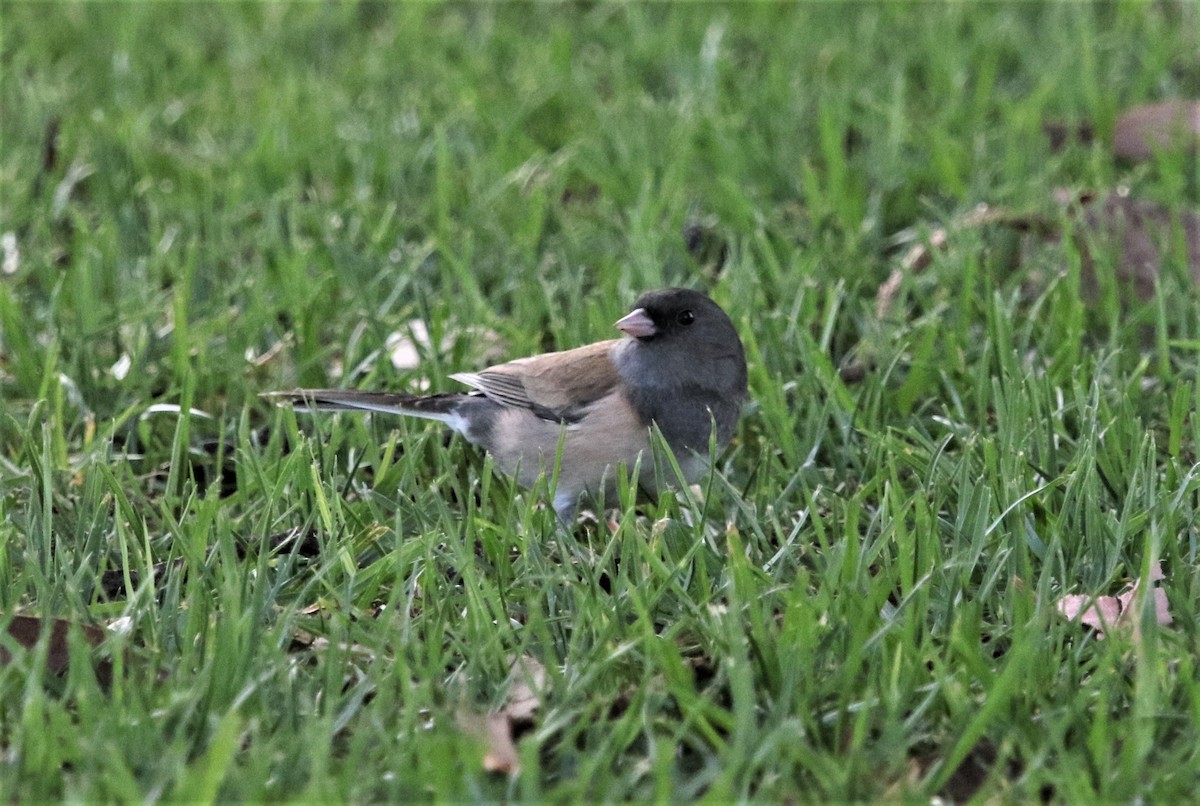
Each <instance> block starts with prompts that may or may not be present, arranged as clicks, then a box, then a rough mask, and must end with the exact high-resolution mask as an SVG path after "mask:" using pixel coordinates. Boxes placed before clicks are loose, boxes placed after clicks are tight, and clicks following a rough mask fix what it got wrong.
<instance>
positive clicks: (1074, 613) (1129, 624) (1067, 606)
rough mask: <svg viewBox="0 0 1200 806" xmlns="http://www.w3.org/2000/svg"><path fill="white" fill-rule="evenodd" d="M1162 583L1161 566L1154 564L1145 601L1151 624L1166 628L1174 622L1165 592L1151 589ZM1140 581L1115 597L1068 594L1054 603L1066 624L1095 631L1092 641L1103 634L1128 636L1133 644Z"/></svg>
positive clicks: (1138, 625) (1138, 627) (1136, 632)
mask: <svg viewBox="0 0 1200 806" xmlns="http://www.w3.org/2000/svg"><path fill="white" fill-rule="evenodd" d="M1162 579H1164V575H1163V570H1162V565H1161V564H1156V565H1155V566H1154V567H1153V568H1152V569H1150V584H1151V585H1152V586H1153V587H1152V588H1151V590H1150V593H1149V595H1148V596H1147V597H1146V601H1149V602H1152V603H1153V605H1154V622H1155V624H1158V625H1160V626H1166V625H1168V624H1171V623H1172V622H1173V621H1174V618H1173V617H1172V616H1171V609H1170V602H1169V601H1168V600H1167V592H1166V591H1165V590H1163V589H1162V588H1160V587H1158V586H1157V585H1154V583H1155V582H1159V581H1161V580H1162ZM1140 585H1141V580H1140V579H1135V580H1134V581H1133V582H1131V583H1129V584H1128V585H1126V586H1125V587H1124V588H1122V590H1121V592H1120V593H1118V594H1117V595H1116V596H1082V595H1079V594H1071V595H1069V596H1063V597H1062V598H1061V599H1059V600H1058V602H1057V603H1056V607H1057V608H1058V612H1060V613H1062V614H1063V616H1065V617H1066V618H1067V620H1068V621H1078V622H1079V623H1081V624H1084V625H1086V626H1088V627H1091V628H1093V629H1094V630H1096V637H1097V638H1103V637H1104V634H1105V632H1106V631H1107V632H1110V633H1115V632H1123V633H1130V634H1131V635H1132V637H1133V639H1134V640H1135V641H1138V640H1140V639H1141V632H1140V630H1141V618H1140V613H1139V602H1140V601H1141V600H1140V599H1139V598H1138V589H1139V587H1140Z"/></svg>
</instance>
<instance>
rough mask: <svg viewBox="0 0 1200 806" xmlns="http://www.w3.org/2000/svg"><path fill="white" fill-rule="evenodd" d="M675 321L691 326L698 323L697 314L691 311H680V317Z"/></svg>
mask: <svg viewBox="0 0 1200 806" xmlns="http://www.w3.org/2000/svg"><path fill="white" fill-rule="evenodd" d="M675 321H676V322H678V323H679V324H681V325H690V324H691V323H692V322H695V321H696V314H694V313H692V312H691V311H680V312H679V315H678V316H676V317H675Z"/></svg>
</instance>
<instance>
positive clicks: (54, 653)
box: [0, 616, 113, 689]
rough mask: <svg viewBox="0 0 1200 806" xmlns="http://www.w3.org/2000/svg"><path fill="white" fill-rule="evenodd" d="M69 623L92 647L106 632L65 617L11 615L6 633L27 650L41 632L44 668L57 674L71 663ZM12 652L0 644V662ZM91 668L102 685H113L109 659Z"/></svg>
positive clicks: (102, 639)
mask: <svg viewBox="0 0 1200 806" xmlns="http://www.w3.org/2000/svg"><path fill="white" fill-rule="evenodd" d="M72 626H74V627H76V628H78V630H79V633H80V635H82V636H83V640H84V641H86V642H87V643H88V644H90V645H91V646H92V647H93V648H94V647H98V646H99V645H100V644H101V643H103V642H104V638H105V636H106V635H107V633H106V632H105V631H104V630H102V629H101V628H99V627H94V626H91V625H89V624H76V623H74V622H71V621H67V620H66V619H45V618H42V617H40V616H13V617H12V618H11V620H10V621H9V622H8V634H9V636H10V637H11V638H12V639H13V640H14V641H16V642H17V644H18V645H20V646H21V647H23V648H24V649H26V650H33V649H36V648H37V646H38V642H39V641H40V640H41V639H42V635H43V634H44V633H48V636H47V638H46V671H48V672H50V673H51V674H55V675H59V674H63V673H64V672H66V671H67V669H68V667H69V666H70V664H71V653H70V646H69V643H68V640H67V637H68V634H69V633H70V630H71V628H72ZM12 659H13V656H12V653H11V652H9V650H8V649H6V648H5V647H4V645H3V644H0V666H3V665H7V664H9V663H11V662H12ZM93 669H94V671H95V673H96V681H97V682H98V683H99V684H100V686H101V688H104V689H107V688H108V687H109V686H111V685H112V674H113V670H112V662H111V661H109V660H107V659H99V660H97V661H96V662H95V665H94V666H93Z"/></svg>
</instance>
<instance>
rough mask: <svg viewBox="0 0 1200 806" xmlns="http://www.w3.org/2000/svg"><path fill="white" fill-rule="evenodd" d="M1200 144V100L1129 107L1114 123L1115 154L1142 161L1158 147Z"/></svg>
mask: <svg viewBox="0 0 1200 806" xmlns="http://www.w3.org/2000/svg"><path fill="white" fill-rule="evenodd" d="M1197 144H1200V101H1184V100H1179V99H1174V100H1170V101H1160V102H1158V103H1153V104H1143V105H1141V106H1135V107H1133V108H1132V109H1127V110H1125V111H1124V112H1122V113H1121V116H1120V117H1118V118H1117V122H1116V125H1115V126H1114V127H1113V154H1114V155H1115V156H1117V157H1119V158H1121V159H1126V160H1131V161H1134V162H1140V161H1142V160H1148V159H1152V158H1153V157H1154V153H1155V152H1156V151H1166V150H1169V149H1173V148H1186V149H1193V150H1194V149H1195V148H1196V146H1197Z"/></svg>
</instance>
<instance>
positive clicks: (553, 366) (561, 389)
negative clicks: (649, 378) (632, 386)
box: [450, 339, 620, 422]
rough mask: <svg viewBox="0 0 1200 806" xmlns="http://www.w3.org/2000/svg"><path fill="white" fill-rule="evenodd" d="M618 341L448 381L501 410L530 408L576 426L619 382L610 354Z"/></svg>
mask: <svg viewBox="0 0 1200 806" xmlns="http://www.w3.org/2000/svg"><path fill="white" fill-rule="evenodd" d="M619 341H620V340H619V339H610V340H609V341H602V342H597V343H595V344H589V345H587V346H586V347H578V348H576V349H574V350H564V351H562V352H557V353H545V354H543V355H535V356H530V357H529V358H518V359H517V360H515V361H509V362H508V363H507V364H498V365H496V366H494V367H488V368H487V369H485V370H481V371H479V372H463V373H459V374H457V375H451V376H450V377H452V378H454V380H456V381H460V382H461V383H465V384H466V385H468V386H470V387H472V388H474V389H476V390H478V391H479V392H480V393H482V394H483V395H485V396H487V397H488V398H489V399H491V400H494V401H495V402H496V403H499V404H500V405H502V406H514V407H517V408H525V409H530V410H531V411H532V412H533V413H534V414H536V415H537V416H539V417H542V418H543V419H547V420H558V421H563V422H572V421H574V420H577V419H578V418H579V417H581V416H582V415H583V413H584V412H585V411H586V409H587V407H588V406H589V405H590V404H592V403H594V402H595V401H597V400H599V399H600V398H602V397H604V396H606V395H608V394H609V393H611V392H612V390H613V389H614V388H615V387H616V386H617V383H618V382H619V381H620V376H619V375H618V374H617V368H616V366H615V365H614V364H613V361H612V349H613V347H614V346H615V345H616V344H617V343H618V342H619Z"/></svg>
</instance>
